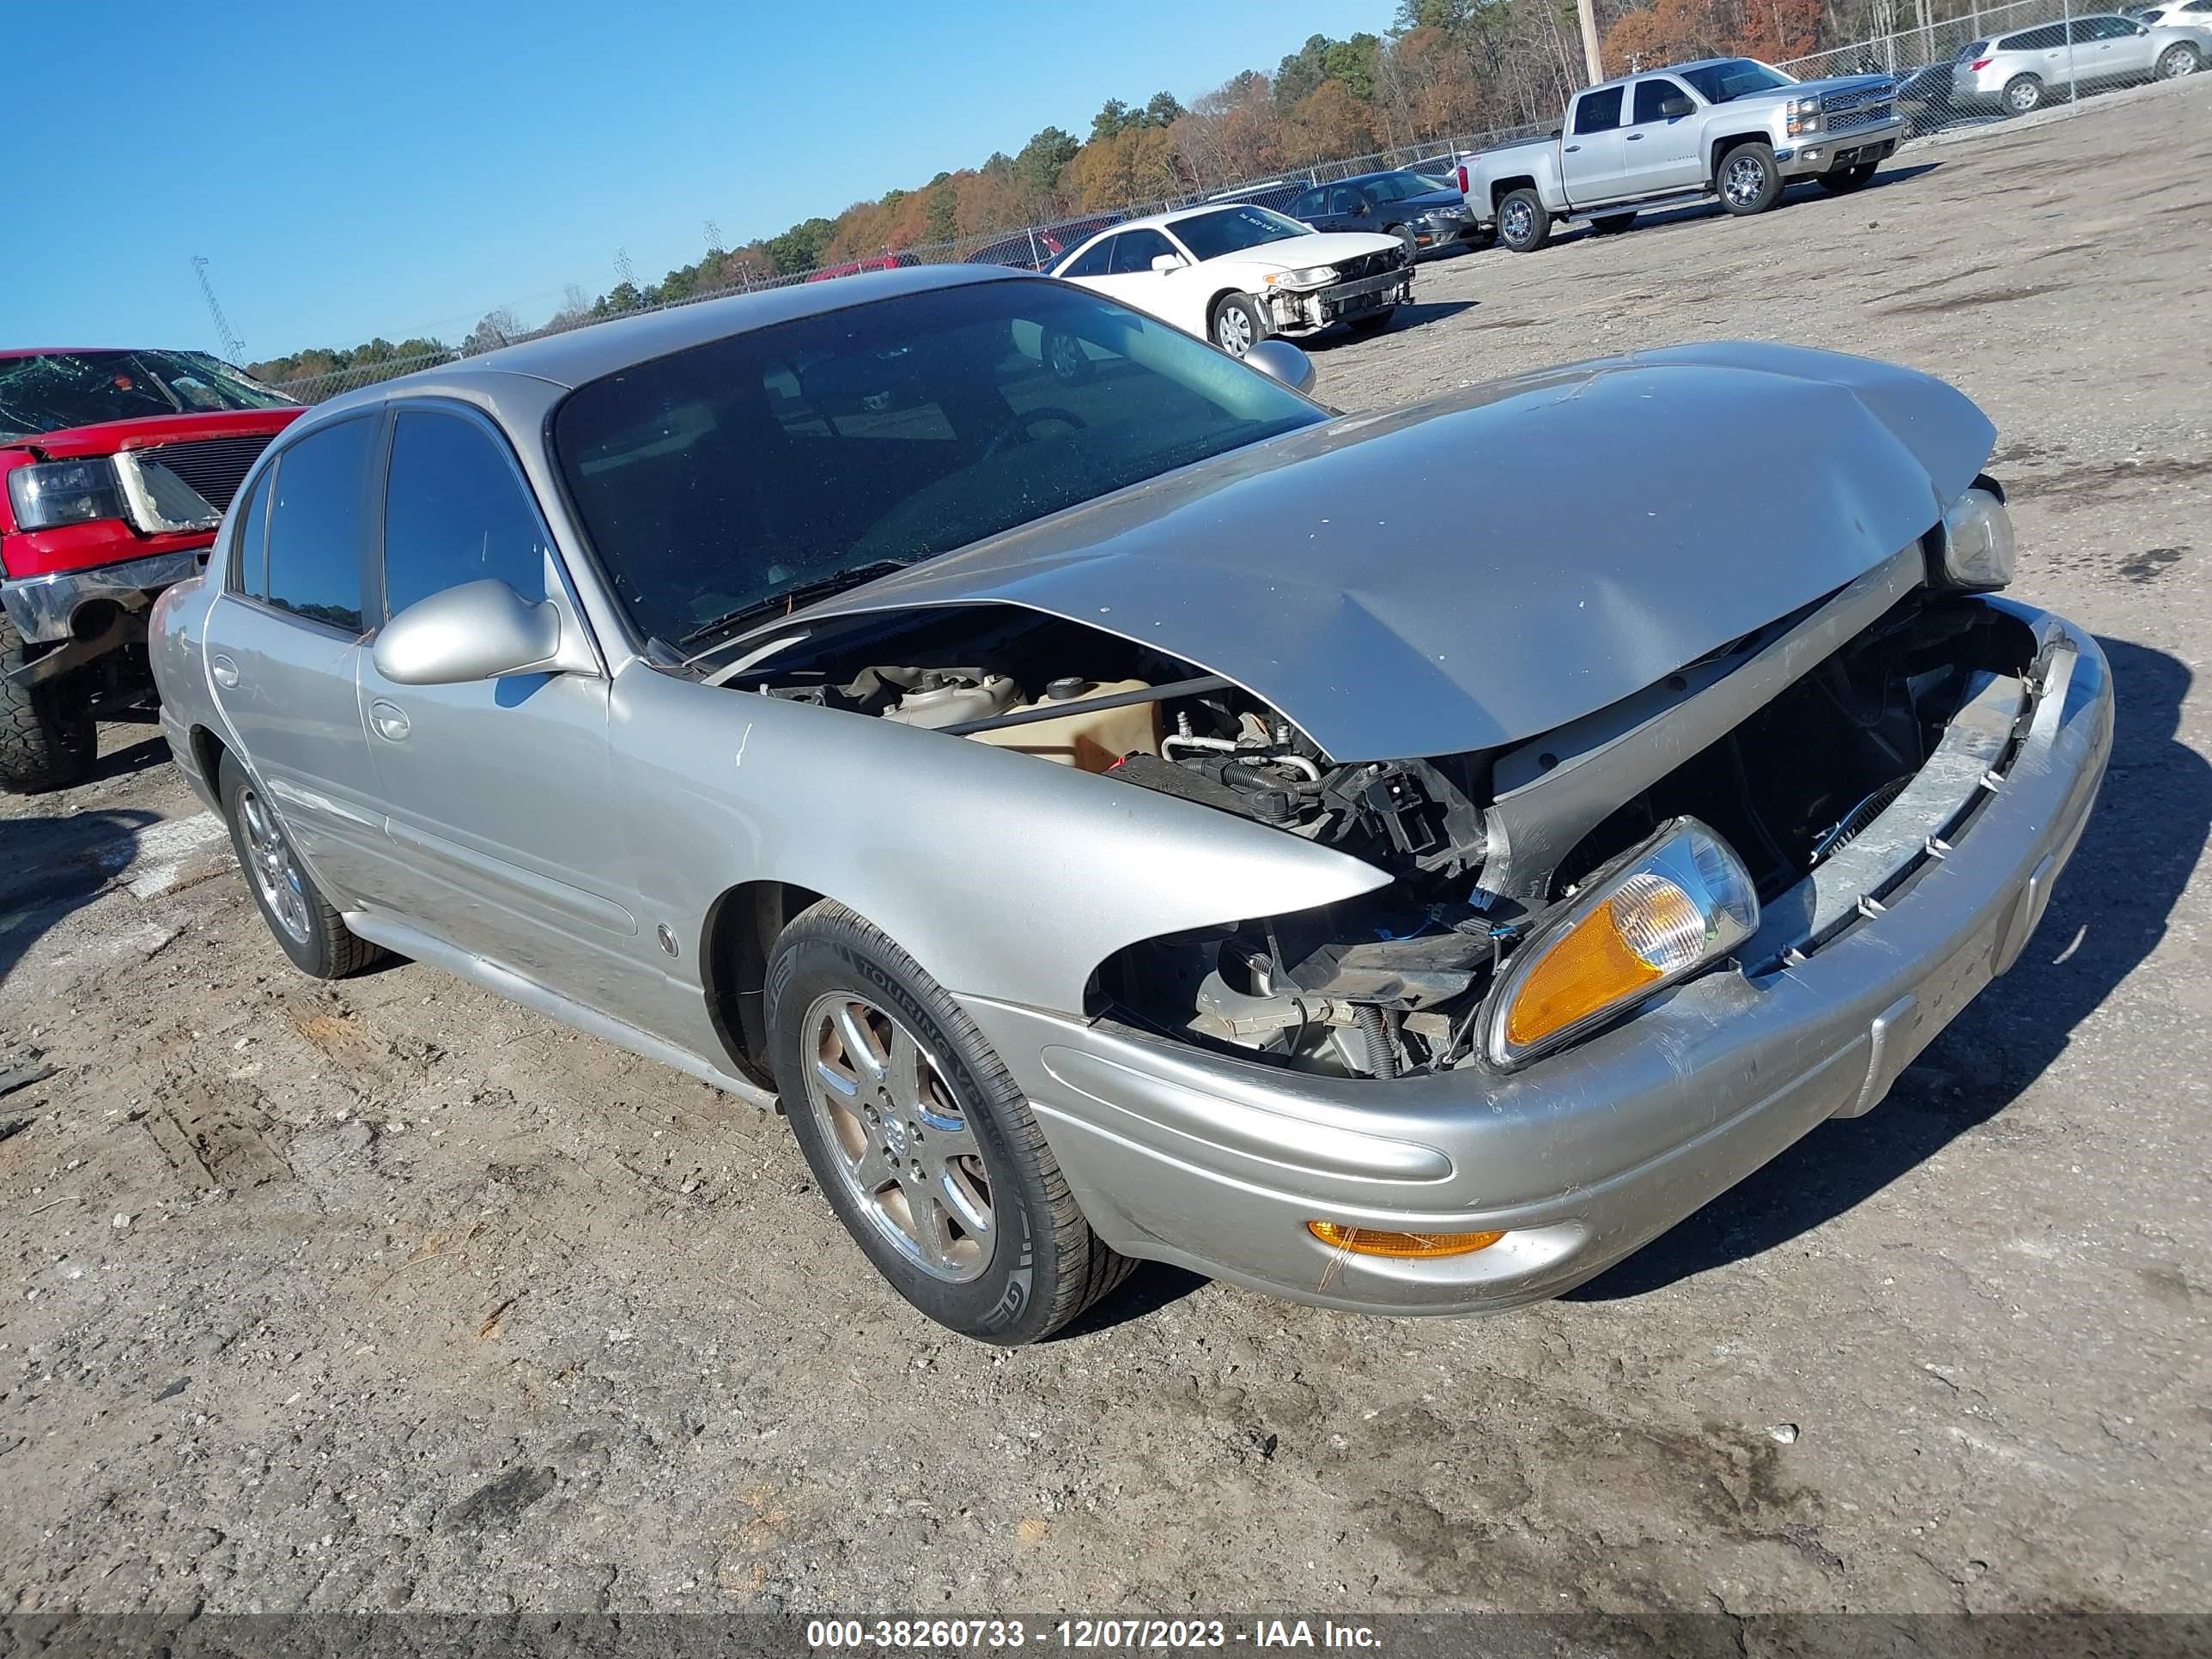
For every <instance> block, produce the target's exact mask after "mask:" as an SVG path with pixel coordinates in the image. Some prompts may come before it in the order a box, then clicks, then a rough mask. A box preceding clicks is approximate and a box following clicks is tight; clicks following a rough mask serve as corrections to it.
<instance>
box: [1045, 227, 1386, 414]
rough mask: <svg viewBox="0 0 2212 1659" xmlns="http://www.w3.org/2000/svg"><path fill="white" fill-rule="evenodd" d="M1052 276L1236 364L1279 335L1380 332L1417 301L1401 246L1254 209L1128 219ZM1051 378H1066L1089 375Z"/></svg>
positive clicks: (1068, 367) (1072, 367) (1075, 368)
mask: <svg viewBox="0 0 2212 1659" xmlns="http://www.w3.org/2000/svg"><path fill="white" fill-rule="evenodd" d="M1052 274H1053V275H1054V276H1060V277H1064V278H1066V280H1067V281H1069V282H1072V283H1081V284H1082V285H1083V286H1084V287H1085V288H1087V289H1091V290H1092V291H1093V292H1094V293H1098V294H1103V295H1106V296H1107V297H1108V298H1109V299H1114V300H1119V301H1121V303H1122V304H1123V305H1126V306H1133V307H1135V308H1136V309H1137V310H1139V311H1143V312H1149V313H1151V314H1152V315H1153V316H1155V317H1158V319H1160V320H1161V321H1162V322H1165V323H1172V324H1174V325H1175V326H1176V327H1177V328H1179V329H1182V331H1184V332H1185V333H1188V334H1195V335H1197V336H1198V337H1199V338H1200V339H1202V340H1211V341H1212V342H1213V343H1214V344H1216V345H1218V346H1219V347H1220V348H1221V349H1223V350H1224V351H1225V352H1227V353H1228V354H1229V355H1230V356H1232V357H1241V356H1243V355H1244V354H1245V353H1246V352H1247V351H1249V350H1250V349H1252V347H1253V346H1254V345H1255V343H1258V342H1259V341H1261V340H1264V339H1266V338H1267V337H1268V336H1269V335H1271V334H1283V335H1301V334H1316V333H1319V332H1320V331H1322V329H1325V328H1328V327H1331V326H1333V325H1335V324H1338V323H1343V324H1345V325H1346V326H1348V327H1351V328H1352V329H1356V330H1359V331H1370V332H1371V331H1380V330H1382V329H1383V328H1386V327H1388V326H1389V322H1390V319H1391V317H1392V315H1393V314H1394V313H1395V312H1396V310H1397V308H1398V307H1400V306H1401V305H1403V304H1405V303H1406V302H1407V301H1410V300H1411V299H1412V298H1413V260H1412V258H1409V257H1408V256H1407V252H1406V245H1405V243H1404V242H1403V241H1401V240H1400V239H1399V238H1398V237H1396V236H1384V235H1379V234H1376V233H1374V232H1371V231H1316V230H1313V229H1310V228H1308V227H1306V226H1304V225H1302V224H1300V223H1299V222H1297V220H1296V219H1291V218H1288V217H1285V216H1284V215H1282V214H1279V213H1277V212H1274V211H1273V210H1271V209H1267V208H1263V207H1258V206H1255V205H1254V204H1251V203H1249V202H1235V203H1230V204H1226V205H1223V206H1218V207H1203V208H1192V209H1190V210H1188V211H1186V212H1181V213H1159V214H1154V215H1153V216H1152V217H1150V218H1147V219H1132V220H1129V221H1128V222H1127V223H1124V224H1120V225H1116V226H1115V227H1114V228H1113V229H1111V230H1109V231H1105V232H1103V233H1101V234H1098V235H1097V236H1094V237H1092V238H1091V240H1089V241H1087V242H1085V244H1084V245H1083V246H1081V247H1079V248H1077V249H1076V250H1075V251H1074V252H1073V253H1071V254H1069V255H1068V256H1067V258H1065V259H1063V260H1061V261H1060V264H1057V265H1056V266H1054V268H1053V272H1052ZM1054 368H1055V370H1056V371H1057V372H1060V373H1061V374H1062V375H1063V378H1065V377H1066V374H1069V373H1071V372H1073V373H1078V374H1079V373H1080V372H1081V368H1082V366H1081V365H1079V364H1076V363H1073V362H1069V363H1067V364H1065V365H1062V364H1055V365H1054Z"/></svg>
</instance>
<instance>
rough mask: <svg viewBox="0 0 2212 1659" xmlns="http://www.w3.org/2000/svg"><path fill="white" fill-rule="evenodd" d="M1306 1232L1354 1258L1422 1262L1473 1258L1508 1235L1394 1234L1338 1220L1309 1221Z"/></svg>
mask: <svg viewBox="0 0 2212 1659" xmlns="http://www.w3.org/2000/svg"><path fill="white" fill-rule="evenodd" d="M1306 1231H1308V1232H1310V1233H1311V1234H1312V1235H1313V1236H1314V1237H1316V1238H1317V1239H1319V1240H1321V1242H1322V1243H1324V1244H1328V1245H1332V1246H1334V1248H1336V1249H1340V1250H1349V1251H1351V1252H1352V1254H1353V1255H1387V1256H1395V1257H1397V1258H1400V1259H1401V1260H1402V1259H1407V1258H1411V1259H1415V1260H1419V1259H1421V1258H1425V1257H1428V1256H1438V1255H1474V1253H1475V1252H1476V1251H1477V1250H1486V1249H1489V1248H1490V1247H1491V1246H1492V1245H1493V1244H1495V1243H1498V1240H1499V1239H1501V1238H1503V1237H1505V1235H1504V1233H1391V1232H1378V1231H1376V1229H1374V1228H1372V1227H1346V1226H1345V1225H1342V1224H1340V1223H1339V1222H1334V1221H1309V1222H1307V1223H1306Z"/></svg>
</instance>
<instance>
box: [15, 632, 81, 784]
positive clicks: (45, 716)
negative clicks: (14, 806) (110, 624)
mask: <svg viewBox="0 0 2212 1659" xmlns="http://www.w3.org/2000/svg"><path fill="white" fill-rule="evenodd" d="M39 654H40V653H39V652H38V651H37V650H36V649H34V648H33V647H30V646H28V645H26V644H25V643H24V641H23V636H22V635H21V634H19V633H17V632H16V631H15V623H14V621H13V620H12V619H11V618H9V617H5V616H0V674H4V673H6V672H7V671H9V670H11V669H15V668H18V667H21V665H23V664H24V663H27V662H29V661H31V660H33V659H35V658H36V657H37V656H38V655H39ZM99 760H100V732H99V728H98V727H97V726H95V725H94V722H93V718H92V698H91V696H90V695H89V693H88V691H87V690H86V687H85V683H84V678H83V674H82V670H77V671H71V672H70V673H66V674H63V675H61V676H59V677H58V678H54V679H51V680H47V681H46V682H45V683H44V684H39V685H25V684H22V683H21V682H20V681H18V680H12V679H4V678H0V788H5V789H9V790H13V791H15V792H16V793H19V794H26V795H33V794H40V793H45V792H46V791H48V790H52V789H67V788H70V787H72V786H74V785H76V784H80V783H82V782H83V781H85V780H86V779H87V778H88V777H90V776H91V775H92V769H93V768H94V766H95V765H96V764H98V763H99Z"/></svg>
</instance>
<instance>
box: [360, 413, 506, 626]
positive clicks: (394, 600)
mask: <svg viewBox="0 0 2212 1659" xmlns="http://www.w3.org/2000/svg"><path fill="white" fill-rule="evenodd" d="M486 579H489V580H495V581H502V582H505V583H506V584H507V586H509V587H511V588H513V590H514V591H515V592H518V593H520V595H522V597H523V598H524V599H528V600H529V601H530V602H531V603H532V604H533V605H536V604H538V603H539V602H541V601H542V600H543V599H544V598H545V536H544V530H543V528H542V526H540V524H539V521H538V509H537V507H535V506H534V505H532V502H531V500H530V498H529V497H528V496H527V495H525V494H524V492H523V488H522V483H521V480H520V478H518V477H516V476H515V471H514V465H513V462H512V461H510V460H509V459H507V454H506V453H505V452H504V451H503V450H502V449H501V447H500V445H499V444H498V442H497V441H496V440H495V439H494V438H493V437H492V435H490V434H489V433H488V432H486V431H485V430H484V429H483V428H482V427H480V426H478V425H477V424H476V422H473V421H471V420H468V419H466V418H465V417H464V416H459V415H447V414H444V413H441V412H440V411H438V410H403V411H402V412H401V414H400V416H399V417H398V420H396V421H395V422H393V423H392V464H391V467H390V469H389V471H387V472H386V482H385V492H384V596H385V597H384V603H385V609H386V614H387V615H391V616H397V615H398V613H399V612H401V611H404V610H405V609H406V608H407V607H408V606H409V605H412V604H414V603H415V602H416V600H417V599H428V597H429V596H430V595H431V594H433V593H442V592H445V591H446V589H447V588H449V587H459V586H460V585H461V584H462V583H463V582H473V581H483V580H486Z"/></svg>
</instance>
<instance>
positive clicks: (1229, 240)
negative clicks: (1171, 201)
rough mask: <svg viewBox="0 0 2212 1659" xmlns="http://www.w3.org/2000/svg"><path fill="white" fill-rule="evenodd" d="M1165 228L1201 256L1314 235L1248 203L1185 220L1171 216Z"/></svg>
mask: <svg viewBox="0 0 2212 1659" xmlns="http://www.w3.org/2000/svg"><path fill="white" fill-rule="evenodd" d="M1168 228H1169V229H1170V230H1172V231H1173V232H1175V234H1176V235H1178V236H1180V237H1182V241H1183V246H1185V247H1188V249H1189V250H1190V251H1191V252H1193V253H1194V254H1196V255H1197V256H1198V257H1199V258H1201V259H1218V258H1221V257H1222V256H1223V255H1224V254H1227V253H1242V252H1244V250H1245V249H1247V248H1255V247H1264V246H1267V244H1268V243H1269V242H1279V241H1281V240H1284V239H1285V237H1290V236H1310V235H1312V234H1313V233H1312V232H1311V231H1310V230H1308V229H1307V228H1305V227H1304V225H1302V224H1300V223H1299V222H1297V220H1295V219H1288V218H1285V217H1284V216H1282V215H1281V214H1279V213H1277V212H1276V211H1275V210H1273V209H1272V208H1263V207H1254V206H1252V205H1251V204H1249V203H1247V204H1244V205H1243V206H1241V207H1233V208H1222V209H1219V210H1216V211H1214V212H1212V213H1194V214H1192V215H1191V216H1189V217H1188V218H1187V219H1171V220H1170V221H1169V222H1168Z"/></svg>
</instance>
